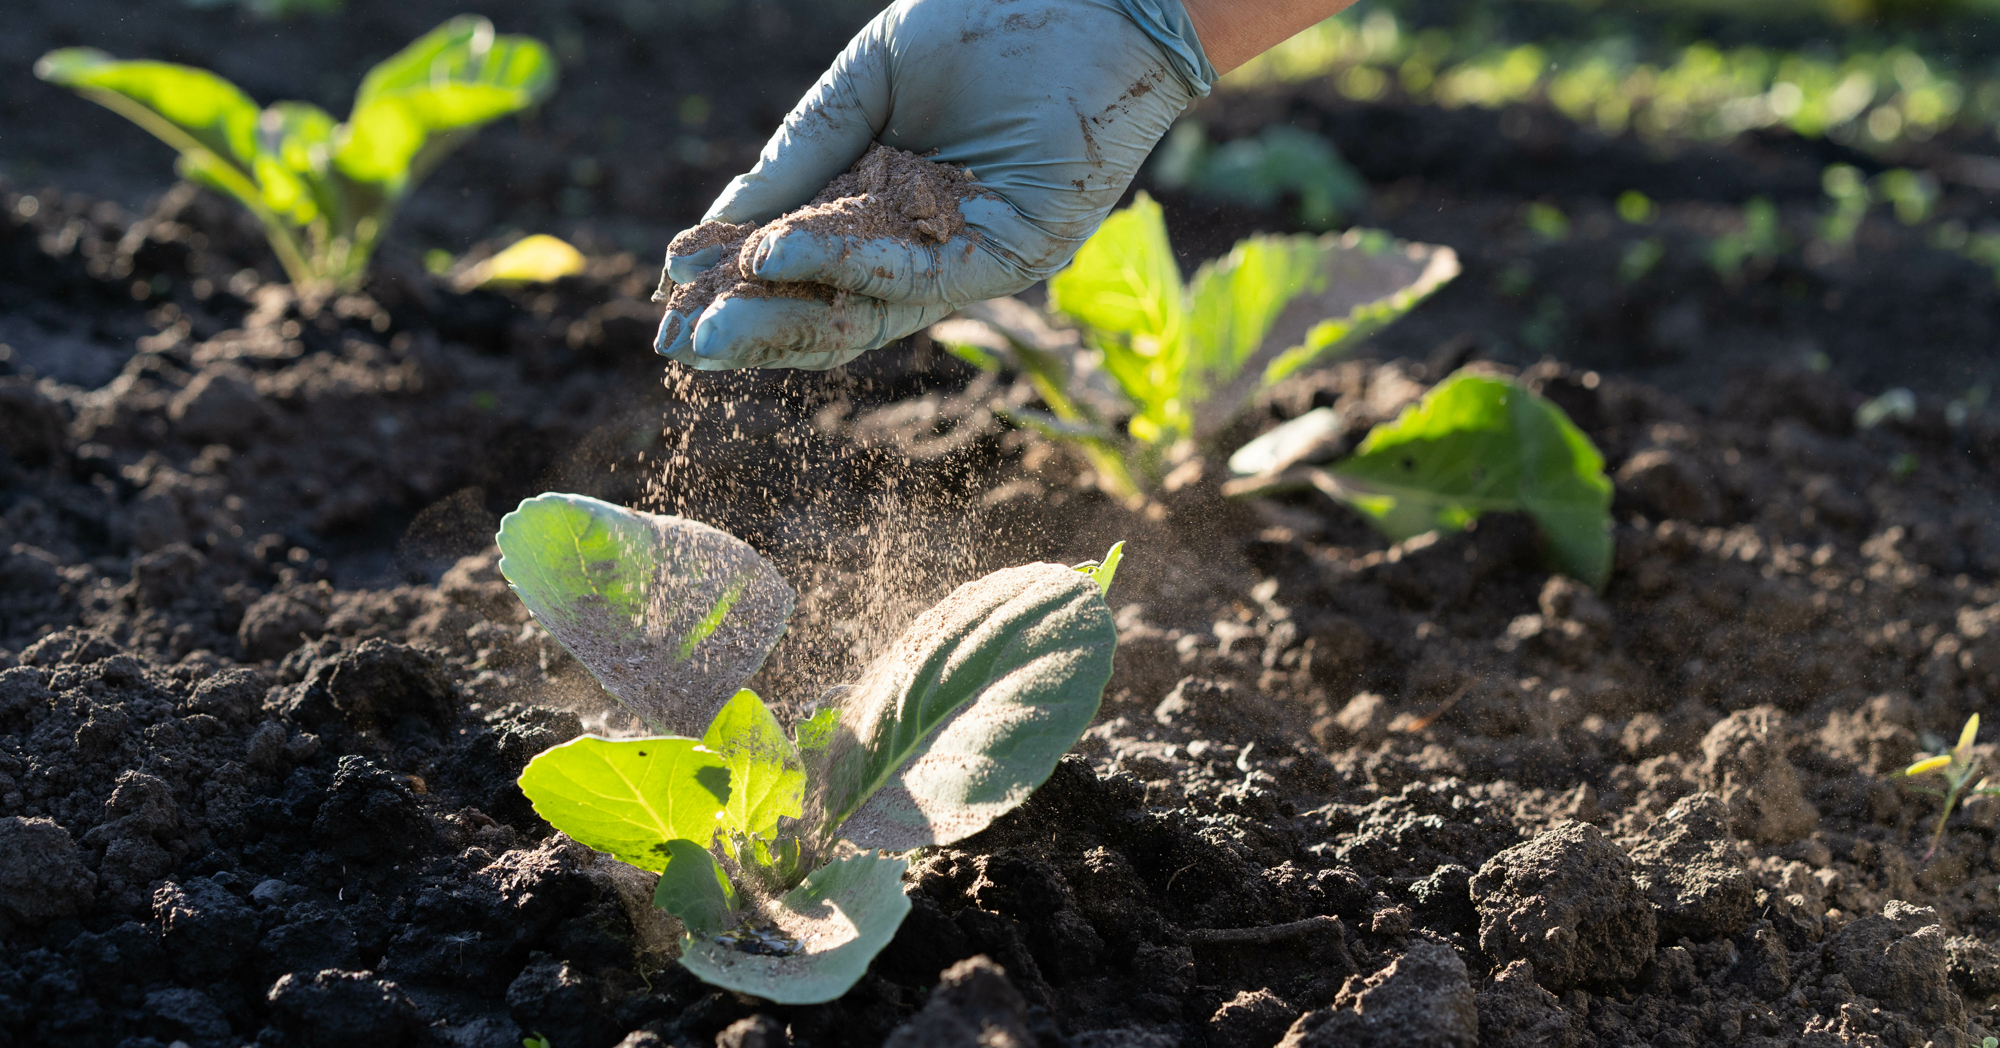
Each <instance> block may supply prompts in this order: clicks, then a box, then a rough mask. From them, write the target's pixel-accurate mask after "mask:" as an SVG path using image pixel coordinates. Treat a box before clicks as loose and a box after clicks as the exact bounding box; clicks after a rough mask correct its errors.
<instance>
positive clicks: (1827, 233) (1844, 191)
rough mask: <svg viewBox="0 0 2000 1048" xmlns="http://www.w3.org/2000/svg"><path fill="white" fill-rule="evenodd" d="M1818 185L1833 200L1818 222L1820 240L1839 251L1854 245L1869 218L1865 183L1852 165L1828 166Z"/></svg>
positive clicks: (1866, 183)
mask: <svg viewBox="0 0 2000 1048" xmlns="http://www.w3.org/2000/svg"><path fill="white" fill-rule="evenodd" d="M1820 186H1821V187H1822V188H1824V189H1825V190H1826V195H1827V197H1828V198H1829V199H1830V200H1832V201H1833V209H1832V210H1831V211H1830V212H1828V213H1827V216H1826V217H1825V218H1824V219H1821V220H1820V227H1819V235H1820V239H1822V240H1824V241H1826V242H1827V243H1829V244H1833V245H1836V246H1838V247H1840V248H1843V249H1845V248H1848V247H1851V246H1852V245H1853V244H1854V234H1855V232H1856V231H1858V230H1859V229H1860V228H1861V220H1862V219H1863V218H1866V217H1867V216H1868V205H1869V203H1870V194H1869V192H1868V182H1867V180H1866V179H1864V178H1863V177H1862V175H1861V171H1860V170H1859V169H1858V168H1855V167H1854V166H1853V165H1851V164H1829V165H1827V168H1826V170H1825V171H1823V172H1821V173H1820Z"/></svg>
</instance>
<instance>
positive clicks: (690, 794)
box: [520, 735, 731, 872]
mask: <svg viewBox="0 0 2000 1048" xmlns="http://www.w3.org/2000/svg"><path fill="white" fill-rule="evenodd" d="M520 783H521V792H522V793H524V794H527V796H528V801H529V802H530V803H532V804H533V805H534V806H535V813H536V814H538V815H540V816H541V817H542V818H544V819H547V820H548V822H549V825H551V826H554V827H555V828H556V829H558V830H561V831H562V832H564V833H567V834H569V835H570V837H571V838H572V839H574V840H576V841H577V843H579V844H582V845H584V846H585V847H588V848H592V849H595V850H597V851H601V852H604V853H605V854H607V855H610V856H612V857H613V858H616V859H618V860H620V861H622V862H628V863H631V864H632V865H634V866H637V867H639V868H640V869H644V870H652V871H654V872H658V871H659V870H661V869H662V868H664V867H665V866H666V863H667V857H668V855H669V850H668V848H667V842H669V841H676V840H688V841H694V842H695V843H697V844H699V845H703V846H706V844H707V842H708V841H710V840H712V839H714V837H715V831H716V830H717V829H718V828H719V827H720V825H721V819H722V813H723V808H724V806H725V805H726V804H727V803H728V801H729V797H730V793H731V790H730V782H729V768H728V766H727V765H726V764H724V763H723V759H722V757H721V755H720V754H716V753H713V752H710V751H709V750H707V749H705V748H703V747H702V746H701V745H700V744H699V743H697V742H695V740H693V739H682V738H672V737H665V738H662V737H654V738H644V739H615V740H614V739H603V738H599V737H597V736H595V735H585V736H582V737H581V738H576V739H571V740H570V741H568V742H565V743H563V744H562V745H560V746H554V747H551V748H549V749H547V750H544V751H542V752H541V753H539V754H537V755H536V756H535V759H534V760H531V761H529V762H528V766H527V768H526V769H524V770H523V771H522V772H521V780H520Z"/></svg>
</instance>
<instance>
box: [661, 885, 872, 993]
mask: <svg viewBox="0 0 2000 1048" xmlns="http://www.w3.org/2000/svg"><path fill="white" fill-rule="evenodd" d="M907 868H908V864H907V863H906V862H904V861H903V860H902V859H885V858H881V857H878V856H874V855H854V856H849V857H847V858H844V859H838V860H836V861H834V862H831V863H828V864H827V865H825V866H822V867H820V868H819V869H818V870H816V871H814V872H813V874H812V876H810V877H807V878H806V879H805V883H803V884H801V885H799V886H798V887H797V888H794V889H792V890H791V891H790V892H788V893H786V894H785V896H784V897H783V898H781V899H779V900H778V902H777V903H776V905H774V906H772V907H770V908H769V909H768V910H766V911H765V912H762V913H759V914H756V915H754V916H753V917H752V920H753V921H756V922H768V924H769V925H770V926H772V928H773V929H774V930H775V931H776V932H777V933H778V934H779V935H781V936H783V937H784V938H787V939H791V940H794V941H796V942H798V943H799V944H800V948H799V950H798V952H796V953H791V954H788V955H785V956H771V955H768V954H760V953H750V952H747V951H744V950H741V949H738V948H737V947H735V946H734V945H731V944H730V943H729V942H728V941H727V939H728V937H726V936H724V937H718V936H715V935H700V936H697V935H689V936H687V937H685V938H683V939H682V940H681V964H682V965H684V966H686V967H687V970H688V971H690V972H693V973H694V974H695V976H696V977H698V978H700V979H701V980H702V981H703V982H706V983H709V984H710V985H713V986H719V987H721V988H723V989H725V990H734V991H736V992H738V993H747V994H750V995H751V996H754V997H762V998H763V999H765V1000H767V1001H771V1002H772V1003H775V1004H821V1003H824V1002H826V1001H831V1000H833V999H834V998H836V997H839V996H840V995H841V994H843V993H846V992H847V991H848V990H849V989H850V988H852V987H853V986H854V984H855V983H856V982H859V981H860V979H861V977H862V976H863V975H865V974H867V971H868V962H869V961H872V960H874V958H875V955H876V954H877V953H880V952H881V951H882V947H884V946H887V945H888V944H889V940H890V939H893V938H895V936H896V929H897V928H898V927H899V926H900V925H901V924H902V923H903V918H904V916H906V915H907V914H908V913H909V912H910V900H909V897H908V896H906V895H904V894H903V884H902V878H903V871H904V870H905V869H907ZM719 939H720V940H721V941H718V940H719Z"/></svg>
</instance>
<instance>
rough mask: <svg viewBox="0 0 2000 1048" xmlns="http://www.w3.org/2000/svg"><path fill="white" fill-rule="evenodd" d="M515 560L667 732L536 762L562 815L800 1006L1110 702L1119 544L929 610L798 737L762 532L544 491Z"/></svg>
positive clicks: (734, 966) (582, 747)
mask: <svg viewBox="0 0 2000 1048" xmlns="http://www.w3.org/2000/svg"><path fill="white" fill-rule="evenodd" d="M498 542H499V546H500V552H501V561H500V571H501V573H502V574H503V575H505V576H506V578H507V581H508V583H509V584H510V585H512V586H513V588H514V591H515V592H516V593H517V594H519V595H520V597H521V600H522V601H523V602H524V603H525V604H526V605H527V606H528V608H529V610H530V611H532V612H533V613H534V615H535V618H536V619H537V620H538V621H539V622H541V623H542V625H543V626H544V627H546V628H547V629H548V631H549V632H550V634H551V635H553V636H554V637H555V638H556V639H557V640H558V641H560V642H561V643H562V644H563V646H564V647H566V648H567V649H569V651H570V652H571V654H573V655H575V656H576V657H577V660H578V661H579V662H581V663H582V664H583V665H584V666H585V667H586V668H588V669H589V670H590V671H591V673H592V674H594V675H595V676H596V677H597V679H598V681H599V683H601V684H602V685H603V686H604V688H605V690H606V691H608V692H609V693H610V694H611V696H612V697H613V698H614V699H616V700H617V701H618V702H619V703H620V704H622V705H623V706H625V707H626V708H627V709H628V710H630V711H632V712H633V713H634V714H636V715H637V716H639V717H640V718H642V719H643V720H645V721H646V722H647V723H648V724H650V725H652V726H653V730H654V731H655V732H657V733H658V734H655V735H651V736H647V737H645V738H637V739H607V738H600V737H598V736H592V735H586V736H583V737H581V738H578V739H574V740H572V741H570V742H567V743H564V744H562V745H560V746H556V747H553V748H551V749H549V750H547V751H546V752H544V753H542V754H540V755H538V756H536V757H535V759H534V760H532V761H530V762H529V764H528V766H527V768H526V770H524V771H523V772H522V774H521V779H520V783H521V790H522V792H523V793H525V794H526V795H527V797H528V799H529V800H530V801H531V802H532V803H533V804H534V806H535V810H536V812H538V813H539V814H540V815H541V816H542V817H543V818H544V819H547V820H548V821H549V823H550V825H552V826H554V827H556V828H557V829H559V830H561V831H563V832H564V833H567V834H568V835H570V836H571V837H572V838H574V839H576V840H577V841H579V842H581V843H583V844H585V845H588V846H589V847H591V848H594V849H596V850H598V851H601V852H605V853H607V854H609V855H611V856H613V857H615V858H617V859H619V860H621V861H624V862H628V863H631V864H632V865H634V866H638V867H640V868H642V869H646V870H651V871H654V872H656V873H658V874H659V875H660V879H659V882H658V885H657V886H656V888H655V891H654V897H653V898H654V903H655V904H656V905H658V906H659V907H661V908H662V909H664V910H666V911H667V912H668V913H670V914H672V915H673V916H674V917H675V918H677V919H679V921H680V922H681V924H682V926H683V928H684V929H685V935H684V936H683V938H682V940H681V957H680V960H681V963H682V964H683V965H685V966H686V967H687V968H688V970H689V971H691V972H693V973H694V974H695V975H697V976H699V977H700V978H702V979H704V980H706V981H708V982H710V983H713V984H715V985H717V986H721V987H724V988H726V989H730V990H735V991H738V992H742V993H748V994H754V995H756V996H758V997H762V998H765V999H767V1000H771V1001H775V1002H778V1003H782V1004H810V1003H817V1002H821V1001H829V1000H832V999H833V998H835V997H838V996H840V995H841V994H842V993H845V992H846V991H847V989H848V988H849V987H851V986H852V985H854V983H855V981H856V980H858V979H859V978H860V977H861V976H862V974H863V973H864V972H866V970H867V968H868V963H869V961H870V960H871V959H872V958H873V957H874V956H875V954H876V953H877V952H878V951H880V950H881V949H882V947H883V946H885V945H887V944H888V942H889V940H890V939H891V938H892V937H893V936H894V935H895V933H896V928H897V927H898V926H899V925H900V924H901V923H902V920H903V916H904V915H905V914H906V913H908V912H909V908H910V903H909V900H908V899H907V898H905V897H904V895H903V892H902V885H901V878H902V874H903V871H904V870H905V868H906V862H905V860H903V859H901V858H894V857H889V856H887V855H885V854H883V853H892V852H904V851H908V850H909V849H912V848H918V847H923V846H926V845H935V844H950V843H952V842H953V841H957V840H961V839H963V838H965V837H967V836H969V835H971V834H974V833H977V832H979V831H980V830H982V829H984V828H985V827H986V826H987V825H989V824H990V823H992V821H993V820H994V819H997V818H999V817H1000V816H1001V815H1003V814H1005V813H1006V812H1008V811H1011V810H1012V809H1013V808H1015V807H1016V806H1018V805H1019V804H1021V802H1023V801H1025V800H1026V799H1027V798H1028V795H1029V794H1030V793H1032V792H1033V791H1034V790H1035V788H1036V787H1037V786H1039V785H1041V783H1042V782H1043V781H1044V780H1046V779H1047V778H1048V776H1049V773H1050V772H1051V771H1053V770H1054V768H1055V765H1056V762H1057V761H1058V760H1059V759H1061V757H1062V755H1063V754H1064V753H1065V752H1067V751H1068V750H1069V748H1070V746H1071V745H1073V744H1074V743H1075V742H1076V740H1077V738H1078V737H1080V736H1081V735H1082V733H1083V730H1084V728H1086V727H1088V726H1089V724H1090V721H1091V719H1092V718H1093V717H1095V716H1096V714H1097V707H1098V702H1099V700H1100V698H1101V697H1102V695H1103V692H1104V685H1105V683H1106V682H1107V681H1108V680H1109V679H1110V676H1111V659H1112V654H1113V652H1114V650H1115V649H1116V647H1117V642H1118V635H1117V630H1116V629H1115V628H1114V627H1113V625H1112V619H1111V612H1110V609H1109V607H1108V606H1106V604H1105V599H1104V597H1105V591H1106V590H1107V589H1108V588H1109V587H1110V585H1111V580H1112V576H1113V575H1114V574H1115V573H1116V571H1117V567H1118V561H1119V559H1120V557H1121V556H1122V552H1123V544H1122V543H1121V544H1120V545H1117V546H1113V547H1112V548H1111V551H1110V552H1109V553H1108V554H1106V555H1105V558H1104V560H1103V562H1102V563H1098V562H1091V563H1087V564H1083V565H1079V566H1077V567H1075V568H1069V567H1064V566H1062V565H1059V564H1027V565H1022V566H1020V567H1015V568H1008V569H1006V570H1003V571H998V572H994V573H993V574H991V575H988V576H986V577H985V578H982V579H978V580H976V581H974V582H970V583H967V584H965V585H963V586H960V587H959V588H958V589H957V590H956V591H954V592H953V593H952V594H951V595H950V596H949V597H947V598H945V600H944V601H942V602H941V603H939V604H938V605H937V606H935V607H933V608H931V609H930V610H929V611H927V612H925V613H924V614H922V615H921V616H919V617H918V618H917V620H916V621H915V622H914V623H912V624H911V625H910V627H909V629H908V630H906V631H905V632H904V634H903V635H902V637H901V638H900V639H899V640H897V641H896V642H895V644H894V645H892V646H891V647H890V649H889V650H888V651H887V652H885V653H883V655H882V656H881V657H880V658H878V659H877V660H876V661H875V662H874V664H873V665H872V666H871V667H870V668H869V670H868V671H867V672H866V673H865V674H864V675H863V677H862V679H861V680H860V681H859V682H858V683H856V684H855V685H854V686H853V687H851V688H849V689H847V691H846V696H845V698H844V700H843V701H842V702H841V704H840V705H839V706H838V707H837V708H830V709H823V710H820V711H818V712H817V713H815V714H813V715H812V716H809V717H807V718H804V719H802V720H801V721H799V722H798V723H797V724H795V725H794V726H793V730H792V731H791V732H790V733H787V732H786V731H785V729H784V727H783V726H782V725H780V724H779V722H778V719H777V718H776V717H775V716H774V715H773V714H772V713H771V711H770V709H769V708H767V707H766V706H765V705H764V703H763V701H762V700H761V699H759V698H758V696H757V695H756V694H755V693H754V692H751V691H749V690H747V689H744V688H742V687H741V685H742V683H743V682H744V681H745V680H747V679H748V678H749V677H750V675H751V674H753V673H755V672H756V670H757V668H758V666H759V664H761V663H762V661H763V659H764V657H765V655H766V654H768V653H769V651H770V650H771V647H772V646H773V645H774V644H775V643H776V642H777V639H778V636H779V635H780V633H782V632H783V630H784V626H785V620H786V618H787V616H789V615H790V613H791V609H792V604H793V594H792V589H791V587H790V586H789V585H788V584H786V582H785V580H784V578H783V577H782V576H780V575H779V574H778V573H777V571H776V570H775V569H773V568H771V566H770V565H769V564H767V563H765V562H764V560H763V558H761V557H759V556H758V555H757V553H756V551H755V550H753V549H751V548H750V547H749V546H748V545H747V544H745V543H743V542H742V541H740V540H738V539H736V538H734V537H732V536H730V535H728V534H726V533H724V532H721V531H718V530H716V529H714V528H711V527H708V526H707V525H704V524H699V523H696V522H694V521H690V520H684V519H682V518H679V517H667V516H657V515H654V514H649V513H640V512H636V511H633V510H628V509H624V508H622V507H619V506H614V505H611V504H609V503H606V502H600V501H598V500H596V499H591V498H586V497H583V496H580V495H555V494H550V495H542V496H540V497H537V498H532V499H529V500H527V501H525V502H523V503H522V504H521V506H520V508H519V509H517V510H515V511H514V512H513V513H510V514H508V515H507V517H506V518H505V519H504V520H502V521H501V525H500V534H499V536H498Z"/></svg>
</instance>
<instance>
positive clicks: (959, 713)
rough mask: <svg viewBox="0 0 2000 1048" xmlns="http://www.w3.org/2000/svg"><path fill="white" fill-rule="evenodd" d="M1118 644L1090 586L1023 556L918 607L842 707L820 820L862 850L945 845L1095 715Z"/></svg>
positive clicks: (1029, 781)
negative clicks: (844, 742)
mask: <svg viewBox="0 0 2000 1048" xmlns="http://www.w3.org/2000/svg"><path fill="white" fill-rule="evenodd" d="M1117 645H1118V631H1117V630H1116V629H1115V628H1114V627H1113V625H1112V620H1111V609H1110V608H1109V607H1107V606H1106V605H1105V603H1104V595H1103V593H1102V592H1101V591H1100V590H1099V589H1098V586H1097V583H1096V582H1094V581H1093V580H1092V579H1091V578H1089V577H1088V576H1085V575H1083V574H1082V573H1080V572H1077V571H1074V570H1072V569H1070V568H1067V567H1064V566H1063V565H1060V564H1028V565H1023V566H1021V567H1017V568H1008V569H1006V570H1004V571H997V572H994V573H993V574H991V575H988V576H986V577H985V578H982V579H979V580H977V581H975V582H970V583H967V584H966V585H963V586H960V587H959V588H958V589H957V590H956V591H954V592H953V593H952V594H951V595H950V596H949V597H946V598H945V599H944V600H943V601H942V602H941V603H939V604H938V605H937V606H936V607H933V608H931V609H930V610H929V611H926V612H925V613H924V614H922V615H920V616H918V618H917V620H916V622H914V623H913V624H911V626H910V627H909V629H908V630H907V631H906V632H905V633H904V634H903V636H902V637H901V638H900V639H898V640H897V642H896V643H895V645H894V646H893V647H892V648H891V649H890V650H889V652H888V653H887V654H885V655H884V656H883V657H882V658H881V659H880V660H879V661H878V662H877V663H876V664H875V665H874V666H873V667H871V668H870V670H869V671H868V673H867V674H866V675H865V676H864V678H863V680H862V682H861V684H860V687H861V689H862V691H861V694H860V695H859V696H857V697H856V698H855V701H853V702H851V703H849V704H848V705H849V709H850V710H851V711H852V713H853V715H854V719H853V720H852V721H851V723H852V724H853V737H852V740H851V745H849V746H848V747H846V748H843V747H841V746H839V745H836V747H835V755H834V759H833V767H832V768H831V773H830V775H829V777H828V779H827V780H826V782H825V784H824V787H823V788H824V790H825V791H826V792H825V794H824V804H823V809H822V810H824V811H825V812H827V813H828V814H829V816H830V818H829V820H828V823H827V827H828V828H829V829H831V828H834V827H838V830H839V833H840V834H841V835H842V836H845V837H847V838H848V839H850V840H852V841H854V842H855V843H856V844H859V845H861V846H862V847H864V848H882V849H886V850H891V851H902V850H905V849H909V848H914V847H918V846H920V845H926V844H949V843H951V842H953V841H956V840H959V839H961V838H963V837H966V836H968V835H970V834H973V833H977V832H979V831H980V830H981V829H984V828H985V827H986V825H987V824H988V823H991V822H992V821H993V820H994V819H996V818H999V817H1000V816H1001V815H1003V814H1005V813H1006V812H1008V811H1010V810H1012V809H1013V808H1014V807H1015V806H1017V805H1019V804H1020V803H1021V802H1022V801H1024V800H1026V799H1027V798H1028V794H1030V793H1031V792H1033V791H1034V789H1035V787H1037V786H1039V785H1041V784H1042V781H1043V780H1045V779H1047V778H1048V776H1049V772H1051V771H1052V770H1054V768H1055V765H1056V761H1057V760H1059V759H1060V758H1061V757H1062V755H1063V754H1064V753H1065V752H1067V751H1068V750H1069V748H1070V746H1072V745H1073V744H1075V742H1076V740H1077V738H1078V737H1079V736H1080V735H1082V734H1083V730H1084V728H1086V727H1088V726H1089V725H1090V721H1091V718H1092V717H1094V716H1096V714H1097V706H1098V701H1099V699H1100V698H1101V697H1102V695H1103V692H1104V685H1105V683H1106V682H1107V681H1108V680H1109V679H1110V677H1111V657H1112V653H1113V651H1114V650H1115V649H1116V647H1117Z"/></svg>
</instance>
